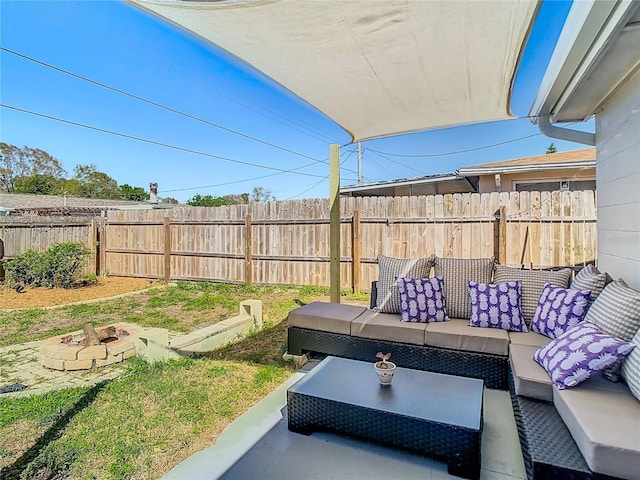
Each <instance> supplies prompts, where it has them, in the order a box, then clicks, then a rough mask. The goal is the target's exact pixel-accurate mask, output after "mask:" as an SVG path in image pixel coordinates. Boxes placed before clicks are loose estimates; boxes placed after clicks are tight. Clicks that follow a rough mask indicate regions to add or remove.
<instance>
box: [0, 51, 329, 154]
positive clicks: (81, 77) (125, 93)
mask: <svg viewBox="0 0 640 480" xmlns="http://www.w3.org/2000/svg"><path fill="white" fill-rule="evenodd" d="M0 50H2V51H4V52H7V53H10V54H11V55H15V56H17V57H20V58H22V59H25V60H28V61H30V62H33V63H36V64H38V65H41V66H43V67H46V68H50V69H52V70H55V71H56V72H60V73H63V74H65V75H69V76H71V77H74V78H77V79H80V80H83V81H85V82H88V83H91V84H93V85H97V86H98V87H101V88H104V89H107V90H111V91H112V92H116V93H119V94H121V95H125V96H127V97H130V98H133V99H135V100H139V101H141V102H144V103H148V104H149V105H153V106H154V107H158V108H162V109H163V110H167V111H169V112H171V113H175V114H177V115H181V116H183V117H186V118H189V119H191V120H196V121H198V122H201V123H204V124H206V125H209V126H211V127H215V128H219V129H220V130H224V131H225V132H229V133H233V134H234V135H238V136H240V137H243V138H247V139H249V140H253V141H255V142H259V143H262V144H264V145H268V146H270V147H272V148H277V149H278V150H282V151H284V152H287V153H291V154H293V155H297V156H299V157H303V158H307V159H309V160H314V161H316V162H317V163H321V162H322V161H321V160H317V159H315V158H313V157H310V156H309V155H305V154H303V153H299V152H296V151H293V150H290V149H288V148H285V147H281V146H279V145H276V144H274V143H271V142H267V141H265V140H261V139H259V138H256V137H253V136H251V135H247V134H245V133H242V132H238V131H236V130H232V129H230V128H227V127H224V126H222V125H219V124H217V123H213V122H210V121H208V120H205V119H203V118H200V117H196V116H194V115H191V114H188V113H185V112H181V111H179V110H176V109H175V108H171V107H167V106H166V105H162V104H160V103H157V102H154V101H153V100H149V99H146V98H144V97H140V96H139V95H134V94H133V93H129V92H126V91H124V90H120V89H119V88H115V87H112V86H110V85H106V84H104V83H101V82H98V81H96V80H92V79H90V78H87V77H83V76H82V75H78V74H77V73H73V72H70V71H68V70H64V69H62V68H59V67H56V66H55V65H51V64H49V63H45V62H43V61H41V60H37V59H35V58H32V57H29V56H28V55H24V54H22V53H19V52H16V51H14V50H10V49H8V48H6V47H2V46H0Z"/></svg>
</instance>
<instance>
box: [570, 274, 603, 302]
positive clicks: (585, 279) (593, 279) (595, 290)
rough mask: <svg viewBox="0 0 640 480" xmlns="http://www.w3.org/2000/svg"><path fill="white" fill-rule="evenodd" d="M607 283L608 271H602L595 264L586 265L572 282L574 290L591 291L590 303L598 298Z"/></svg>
mask: <svg viewBox="0 0 640 480" xmlns="http://www.w3.org/2000/svg"><path fill="white" fill-rule="evenodd" d="M606 283H607V274H606V273H600V272H599V271H598V269H597V268H596V267H594V266H593V265H585V266H584V267H583V268H581V269H580V271H579V272H578V274H577V275H576V278H574V279H573V282H571V288H573V289H574V290H589V291H590V292H591V300H590V301H589V304H591V303H593V302H594V301H595V299H596V298H598V295H600V293H601V292H602V290H603V289H604V286H605V284H606Z"/></svg>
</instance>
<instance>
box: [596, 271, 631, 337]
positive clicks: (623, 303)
mask: <svg viewBox="0 0 640 480" xmlns="http://www.w3.org/2000/svg"><path fill="white" fill-rule="evenodd" d="M584 320H585V321H586V322H593V323H595V324H596V325H597V326H598V327H599V328H600V330H602V331H603V332H605V333H608V334H609V335H613V336H614V337H618V338H621V339H622V340H625V341H627V342H630V341H631V339H632V338H633V336H634V335H635V334H636V332H637V331H638V329H639V328H640V292H639V291H637V290H634V289H633V288H631V287H630V286H628V285H627V284H626V283H625V282H624V280H622V279H619V280H616V281H614V282H611V283H610V284H609V285H607V286H606V287H605V288H604V290H603V291H602V293H601V294H600V295H599V296H598V298H597V299H596V301H595V302H593V304H592V305H591V307H590V308H589V311H588V312H587V316H586V317H585V319H584Z"/></svg>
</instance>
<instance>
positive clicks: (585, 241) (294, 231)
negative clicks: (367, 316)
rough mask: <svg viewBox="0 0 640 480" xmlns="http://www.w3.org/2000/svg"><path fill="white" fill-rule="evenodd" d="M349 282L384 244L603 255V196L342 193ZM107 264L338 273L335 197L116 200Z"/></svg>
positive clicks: (129, 269)
mask: <svg viewBox="0 0 640 480" xmlns="http://www.w3.org/2000/svg"><path fill="white" fill-rule="evenodd" d="M341 212H342V213H341V216H342V220H341V232H340V235H341V252H340V257H341V288H351V289H354V290H356V291H367V290H368V288H369V285H370V283H371V281H372V280H375V279H376V278H377V275H378V272H377V260H376V258H377V256H378V254H383V255H388V256H395V257H404V258H410V257H424V256H429V255H431V254H432V253H435V254H436V255H438V256H441V257H455V258H478V257H491V256H495V257H496V258H497V259H499V261H500V263H501V264H504V265H523V264H524V265H526V266H533V267H548V266H558V265H581V264H584V263H587V262H592V261H594V260H595V259H596V253H597V247H596V241H597V232H596V196H595V192H593V191H580V192H504V193H488V194H467V193H465V194H452V195H434V196H421V197H357V198H350V197H349V198H342V199H341ZM100 229H103V231H100V234H99V235H100V240H101V241H100V248H99V253H98V265H99V266H100V271H99V273H107V272H108V273H110V274H111V275H117V276H135V277H146V278H164V279H165V280H169V279H184V280H214V281H225V282H246V283H256V284H297V285H325V286H326V285H328V284H329V204H328V201H327V200H296V201H286V202H278V201H276V202H266V203H252V204H249V205H234V206H227V207H217V208H176V209H172V210H168V211H160V210H151V211H149V210H141V211H109V212H108V213H107V217H106V220H105V222H104V225H103V226H99V228H98V230H100Z"/></svg>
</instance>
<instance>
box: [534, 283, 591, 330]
mask: <svg viewBox="0 0 640 480" xmlns="http://www.w3.org/2000/svg"><path fill="white" fill-rule="evenodd" d="M590 299H591V292H590V291H589V290H573V289H571V288H562V287H557V286H555V285H552V284H550V283H546V284H545V285H544V289H543V290H542V294H540V299H539V300H538V307H537V308H536V313H535V314H534V315H533V319H532V320H531V330H533V331H534V332H538V333H541V334H542V335H546V336H547V337H549V338H557V337H559V336H560V335H562V334H563V333H564V332H566V331H567V330H569V329H570V328H573V327H575V326H576V325H577V324H578V323H580V322H581V321H582V320H584V316H585V315H586V314H587V310H588V308H589V300H590Z"/></svg>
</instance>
